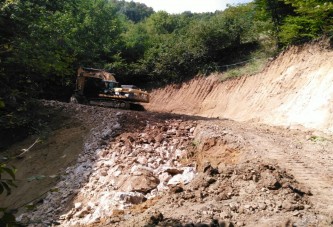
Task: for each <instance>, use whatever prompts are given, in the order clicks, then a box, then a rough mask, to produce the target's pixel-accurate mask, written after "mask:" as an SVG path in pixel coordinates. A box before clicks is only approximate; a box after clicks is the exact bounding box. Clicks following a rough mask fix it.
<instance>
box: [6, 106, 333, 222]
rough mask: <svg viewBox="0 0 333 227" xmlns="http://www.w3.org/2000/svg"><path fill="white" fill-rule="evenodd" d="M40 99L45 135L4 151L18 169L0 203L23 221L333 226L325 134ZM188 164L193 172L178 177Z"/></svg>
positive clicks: (332, 178)
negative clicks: (47, 114) (46, 113)
mask: <svg viewBox="0 0 333 227" xmlns="http://www.w3.org/2000/svg"><path fill="white" fill-rule="evenodd" d="M44 105H45V106H46V108H48V109H50V110H52V111H56V113H57V115H56V116H58V117H57V118H54V121H52V127H50V130H49V131H48V133H46V134H45V133H44V134H43V135H44V136H43V140H42V142H41V143H38V144H36V145H35V146H34V147H33V148H31V150H30V151H28V152H27V153H25V154H24V156H23V158H21V159H17V158H15V156H17V155H18V154H20V153H21V152H22V151H21V150H22V149H23V148H27V147H29V146H30V145H31V144H32V143H33V142H34V141H35V140H36V139H37V138H39V137H40V136H41V135H35V136H32V137H30V138H28V139H26V140H25V141H22V142H21V143H17V144H15V145H14V146H12V147H10V148H9V149H8V150H6V151H5V152H2V153H1V156H2V157H14V159H11V160H10V161H9V164H13V165H15V166H16V168H17V169H18V171H17V179H18V181H17V185H18V188H16V189H14V190H13V193H12V195H10V196H8V197H4V196H1V197H0V202H1V205H4V206H8V207H9V208H10V209H12V210H13V212H15V213H16V215H17V217H18V220H19V221H20V222H21V223H24V225H27V226H52V225H60V226H331V225H333V197H332V193H333V191H332V190H333V189H332V188H333V167H332V166H333V152H332V151H333V143H332V137H331V136H329V135H326V134H323V133H320V132H318V131H310V130H291V129H288V128H279V127H272V126H267V125H262V124H256V123H249V122H247V123H245V122H243V123H240V122H235V121H231V120H227V119H210V118H202V117H193V116H185V115H174V114H165V113H153V112H142V111H141V112H139V111H126V110H114V109H106V108H101V107H91V106H83V105H73V104H66V103H58V102H44ZM53 116H55V115H53ZM158 152H160V153H161V154H158ZM168 152H169V153H168ZM133 154H134V155H133ZM111 161H114V163H110V162H111ZM80 163H81V165H80ZM82 163H83V164H84V165H82ZM87 163H88V164H89V165H88V164H87ZM82 166H84V168H83V169H82ZM161 166H164V167H163V168H164V169H163V170H161V168H160V167H161ZM140 168H141V169H140ZM133 169H135V170H133ZM192 169H193V170H195V175H193V176H194V178H191V177H189V178H182V180H179V181H177V180H175V179H176V178H177V176H178V177H188V176H187V175H186V174H185V172H186V171H187V170H192ZM78 170H80V171H78ZM130 170H131V171H130ZM132 170H133V171H134V172H135V173H133V171H132ZM163 171H164V172H163ZM138 172H139V174H138ZM122 176H126V178H124V177H123V178H122ZM189 176H192V175H189ZM128 177H129V178H130V180H128ZM172 179H173V180H172ZM133 182H134V183H133ZM118 192H121V193H125V194H122V195H126V196H127V197H126V199H127V200H126V201H120V202H119V203H117V204H115V203H113V202H114V201H113V200H114V198H115V197H111V196H114V194H112V193H118ZM106 193H109V194H107V195H108V196H110V197H105V196H106ZM126 193H127V194H126ZM103 196H104V197H103ZM105 198H107V199H106V200H108V201H109V202H110V203H108V201H104V200H105ZM111 200H112V201H111ZM120 200H121V199H120ZM27 205H28V206H27ZM27 207H29V208H30V211H29V210H27Z"/></svg>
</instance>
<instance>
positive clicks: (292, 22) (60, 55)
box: [0, 0, 333, 147]
mask: <svg viewBox="0 0 333 227" xmlns="http://www.w3.org/2000/svg"><path fill="white" fill-rule="evenodd" d="M332 11H333V3H332V2H331V1H325V0H310V1H301V0H295V1H294V0H293V1H291V0H255V1H254V2H253V3H249V4H243V5H238V6H228V8H227V9H226V10H225V11H216V12H215V13H202V14H196V13H191V12H184V13H182V14H176V15H171V14H168V13H166V12H154V11H153V10H152V8H149V7H147V6H146V5H144V4H139V3H135V2H126V1H124V0H122V1H117V0H73V1H64V0H58V1H50V0H1V1H0V34H1V36H0V59H1V60H0V86H1V90H0V138H2V139H3V138H8V136H10V135H11V134H12V133H13V130H14V131H17V129H18V128H20V132H22V133H23V134H24V133H27V132H28V129H29V128H31V126H32V124H34V123H33V121H31V119H32V118H34V116H35V115H34V113H33V111H32V109H31V105H30V101H29V100H30V98H31V97H36V98H48V99H62V100H68V98H69V96H70V94H71V92H72V90H73V83H74V81H75V70H76V69H77V67H78V66H80V65H83V66H88V67H95V68H105V69H107V70H110V71H113V72H115V73H116V75H117V78H118V80H120V82H124V83H134V84H138V85H140V84H143V83H145V84H153V85H155V86H156V85H158V84H162V83H168V82H177V81H182V80H184V79H186V78H187V77H189V76H193V75H195V74H197V73H209V72H211V71H216V70H221V69H224V68H223V66H225V65H228V64H232V63H235V62H239V61H244V60H247V59H249V58H252V57H253V56H257V55H258V54H256V53H262V52H267V50H269V51H271V50H272V49H274V48H271V47H272V46H275V44H276V43H278V44H279V46H280V47H283V46H284V45H289V44H292V43H298V42H302V41H306V40H310V39H313V38H317V37H319V36H321V35H323V34H326V35H332V32H333V28H332V18H333V17H332ZM0 147H1V141H0Z"/></svg>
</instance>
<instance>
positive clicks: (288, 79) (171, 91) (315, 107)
mask: <svg viewBox="0 0 333 227" xmlns="http://www.w3.org/2000/svg"><path fill="white" fill-rule="evenodd" d="M331 59H333V51H332V50H331V49H328V48H326V47H325V45H324V44H315V45H313V44H308V45H305V46H301V47H292V48H290V49H289V50H287V51H285V52H283V53H281V54H280V55H279V56H278V57H277V59H275V60H274V61H272V62H271V63H270V64H269V65H268V67H266V69H265V70H264V71H263V72H261V73H259V74H257V75H255V76H251V77H249V76H247V77H242V78H237V79H232V80H229V81H225V82H223V83H220V82H219V81H218V75H212V76H209V77H207V78H206V77H198V78H195V79H193V80H191V81H189V82H186V83H183V84H181V85H169V86H166V87H165V88H162V89H157V90H154V91H153V92H152V93H151V103H149V104H148V105H146V108H147V109H148V110H151V111H165V112H173V113H182V114H189V115H199V116H205V117H219V118H229V119H233V120H237V121H249V120H251V121H256V122H262V123H266V124H270V125H281V126H287V127H298V126H300V125H301V126H304V127H306V128H314V129H318V130H322V131H325V132H328V133H332V132H333V109H332V108H333V107H332V102H333V86H332V85H333V61H332V60H331Z"/></svg>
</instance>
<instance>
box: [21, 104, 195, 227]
mask: <svg viewBox="0 0 333 227" xmlns="http://www.w3.org/2000/svg"><path fill="white" fill-rule="evenodd" d="M78 106H79V107H77V108H80V105H78ZM100 119H102V120H101V123H100V124H99V125H98V126H97V127H96V128H94V129H93V130H92V132H91V136H90V138H89V139H88V140H87V142H86V144H85V146H84V150H83V152H82V153H81V154H80V155H79V157H78V160H77V163H76V164H75V165H74V166H72V167H69V168H67V169H66V170H65V171H64V174H63V175H62V177H61V180H60V182H59V183H58V184H57V186H56V187H55V188H56V189H55V190H53V191H52V192H49V193H48V194H47V196H46V197H45V198H44V200H43V203H42V204H41V205H39V206H38V207H37V209H36V210H35V211H33V212H32V213H27V214H23V215H22V216H21V217H20V218H19V220H21V221H24V220H27V222H28V223H32V222H33V223H39V224H30V226H46V225H50V224H52V223H60V224H61V225H62V226H75V225H80V224H82V225H84V224H90V223H94V222H98V221H100V220H101V219H104V218H107V217H110V216H112V215H113V214H114V212H117V211H119V210H123V209H126V208H129V207H131V206H132V205H133V204H140V203H142V202H144V201H146V200H147V199H151V198H153V197H155V196H157V195H161V194H163V193H164V192H165V191H166V190H168V189H170V188H172V187H174V186H176V185H186V184H188V183H190V182H191V180H192V179H193V178H194V177H195V175H196V169H195V165H194V164H193V163H191V162H190V161H189V159H188V157H189V155H188V148H189V147H191V141H192V140H193V132H194V129H195V127H196V122H193V121H184V120H181V119H168V120H161V121H157V122H156V121H154V122H149V121H146V122H144V123H145V127H143V130H133V131H132V132H125V133H123V128H122V125H121V122H123V121H124V120H125V121H130V120H129V118H128V116H127V114H126V113H123V112H117V113H116V114H114V115H112V117H109V116H107V115H104V116H103V117H102V118H100ZM135 120H136V119H135V118H133V121H135ZM127 123H128V124H129V123H130V122H127ZM144 123H143V124H144ZM121 132H122V133H121ZM68 207H69V208H70V209H68ZM66 210H67V211H66ZM64 211H66V212H64ZM41 217H42V219H41Z"/></svg>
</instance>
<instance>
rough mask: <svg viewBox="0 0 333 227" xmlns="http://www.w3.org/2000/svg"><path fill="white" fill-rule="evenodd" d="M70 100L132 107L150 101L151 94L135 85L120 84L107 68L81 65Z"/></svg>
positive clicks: (116, 106)
mask: <svg viewBox="0 0 333 227" xmlns="http://www.w3.org/2000/svg"><path fill="white" fill-rule="evenodd" d="M70 102H72V103H82V104H91V105H99V106H106V107H113V108H122V109H130V108H131V106H138V103H148V102H149V94H148V92H146V91H144V90H141V89H139V88H137V87H136V86H134V85H119V83H118V82H117V81H116V78H115V77H114V75H113V74H112V73H109V72H107V71H105V70H102V69H93V68H84V67H80V68H79V69H78V73H77V79H76V89H75V93H74V94H73V95H72V97H71V98H70Z"/></svg>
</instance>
